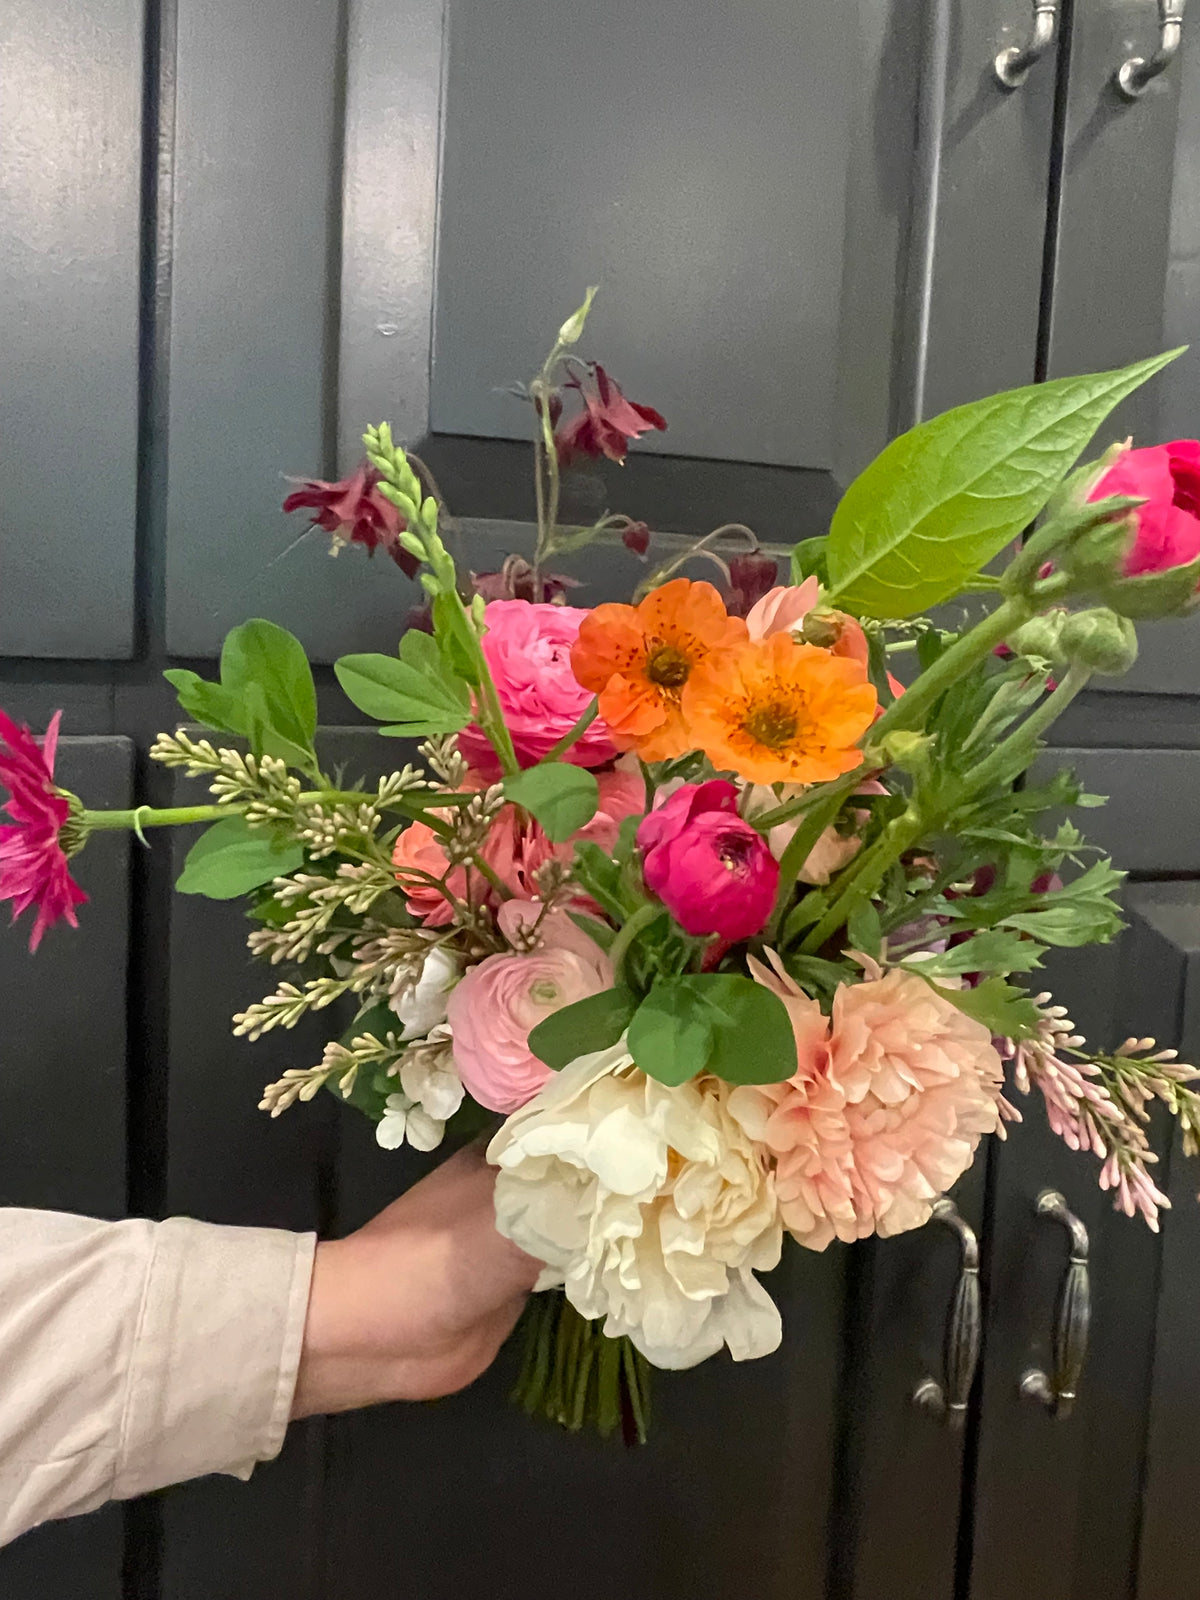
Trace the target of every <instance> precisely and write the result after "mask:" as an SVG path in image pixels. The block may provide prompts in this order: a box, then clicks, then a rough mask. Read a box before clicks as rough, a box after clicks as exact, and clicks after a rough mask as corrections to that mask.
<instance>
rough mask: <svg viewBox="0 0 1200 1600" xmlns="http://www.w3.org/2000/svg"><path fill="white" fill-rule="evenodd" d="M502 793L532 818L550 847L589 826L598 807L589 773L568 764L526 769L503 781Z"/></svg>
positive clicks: (596, 789) (551, 763) (596, 787)
mask: <svg viewBox="0 0 1200 1600" xmlns="http://www.w3.org/2000/svg"><path fill="white" fill-rule="evenodd" d="M504 793H505V794H506V795H507V797H508V798H509V799H510V800H512V801H513V802H514V803H515V804H516V805H519V806H524V808H525V810H526V811H528V812H529V813H530V815H531V816H533V817H536V818H537V820H538V821H539V822H540V823H541V825H542V827H543V828H544V829H545V830H546V835H547V837H548V838H549V839H550V840H551V841H552V842H553V843H554V844H562V843H564V841H565V840H567V839H569V838H570V837H571V835H572V834H573V833H578V832H579V830H580V828H582V827H584V826H585V825H586V824H587V823H589V822H590V821H591V820H592V818H593V817H594V816H595V815H596V807H597V806H598V805H599V804H600V785H599V784H598V783H597V782H596V779H595V778H594V777H593V775H592V774H591V773H590V772H587V771H585V770H584V768H583V767H575V766H572V765H571V764H570V762H568V761H548V762H545V763H544V764H543V765H542V766H539V767H527V768H526V769H525V771H524V772H517V773H514V774H513V776H512V777H511V778H505V780H504Z"/></svg>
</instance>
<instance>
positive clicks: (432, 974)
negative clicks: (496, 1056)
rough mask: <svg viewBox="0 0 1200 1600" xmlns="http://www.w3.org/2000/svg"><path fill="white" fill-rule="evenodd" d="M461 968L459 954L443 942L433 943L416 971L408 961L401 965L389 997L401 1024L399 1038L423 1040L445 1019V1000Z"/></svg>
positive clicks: (389, 1003) (459, 975)
mask: <svg viewBox="0 0 1200 1600" xmlns="http://www.w3.org/2000/svg"><path fill="white" fill-rule="evenodd" d="M462 971H463V963H462V957H461V956H460V955H458V954H457V953H456V952H455V951H453V950H448V949H447V948H446V946H445V945H444V944H435V945H434V946H433V947H432V949H430V951H429V953H428V954H427V955H426V956H425V959H424V960H423V961H422V962H421V964H420V967H419V968H417V969H416V971H415V972H414V970H413V968H412V967H411V966H410V965H409V964H408V963H404V964H402V965H401V967H400V968H399V969H398V971H397V974H396V979H395V981H394V982H393V984H392V990H391V994H390V995H389V996H388V1005H389V1006H390V1007H391V1009H392V1010H393V1011H394V1012H395V1013H396V1015H397V1016H398V1017H399V1018H400V1021H401V1022H402V1023H403V1025H404V1031H403V1032H402V1033H401V1035H400V1037H401V1039H404V1040H408V1039H422V1038H424V1037H425V1035H426V1034H428V1033H429V1032H430V1031H431V1029H433V1028H435V1027H437V1025H438V1023H440V1022H445V1020H446V1001H447V1000H448V999H449V996H450V991H451V989H453V987H454V985H455V984H456V983H457V982H458V980H459V979H460V978H461V977H462Z"/></svg>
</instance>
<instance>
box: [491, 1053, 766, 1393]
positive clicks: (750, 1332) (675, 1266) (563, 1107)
mask: <svg viewBox="0 0 1200 1600" xmlns="http://www.w3.org/2000/svg"><path fill="white" fill-rule="evenodd" d="M730 1100H731V1089H730V1086H729V1085H728V1084H725V1083H722V1082H721V1081H720V1080H719V1079H716V1078H703V1079H698V1080H696V1081H694V1082H692V1083H686V1084H684V1085H683V1086H682V1087H680V1088H676V1089H668V1088H667V1087H666V1086H665V1085H663V1084H661V1083H657V1082H656V1081H655V1080H654V1079H653V1078H648V1077H646V1076H645V1074H644V1073H642V1072H640V1071H639V1070H638V1069H637V1068H636V1067H635V1066H634V1064H633V1059H632V1057H631V1056H630V1054H629V1052H628V1051H627V1050H626V1049H625V1047H624V1045H623V1044H617V1045H614V1046H612V1047H611V1048H610V1049H608V1050H603V1051H600V1052H599V1053H598V1054H596V1055H589V1056H581V1057H579V1059H578V1060H576V1061H573V1062H572V1063H571V1064H570V1066H568V1067H565V1068H564V1069H563V1071H562V1072H559V1073H556V1074H555V1075H554V1076H553V1077H552V1078H551V1080H550V1081H549V1082H548V1083H547V1084H546V1086H545V1087H544V1088H543V1089H542V1090H541V1091H540V1093H539V1094H538V1095H537V1097H536V1098H535V1099H534V1100H532V1101H530V1103H529V1104H528V1105H526V1106H524V1107H522V1109H521V1110H520V1111H517V1112H516V1113H515V1114H514V1115H513V1116H511V1117H509V1119H508V1121H507V1122H506V1123H505V1124H504V1126H503V1127H502V1128H501V1130H500V1132H499V1133H498V1134H497V1135H496V1136H495V1138H494V1139H493V1140H492V1142H491V1145H490V1146H489V1149H488V1159H489V1161H491V1162H492V1163H493V1164H494V1165H496V1166H498V1167H499V1168H500V1173H499V1176H498V1177H497V1180H496V1220H497V1226H498V1227H499V1229H500V1232H501V1233H503V1234H505V1235H506V1236H507V1237H508V1238H509V1239H511V1240H513V1242H514V1243H515V1244H518V1245H520V1247H521V1248H522V1249H523V1250H525V1251H527V1252H528V1253H529V1254H530V1255H532V1256H535V1257H537V1258H538V1259H540V1260H542V1261H545V1262H547V1263H548V1269H547V1271H546V1272H545V1273H544V1274H543V1275H542V1280H541V1283H540V1287H542V1288H549V1287H551V1286H552V1285H555V1284H562V1285H563V1287H564V1289H565V1291H566V1295H567V1298H568V1299H569V1300H570V1302H571V1304H572V1305H573V1306H574V1307H575V1309H576V1310H577V1311H578V1312H579V1313H580V1315H581V1316H584V1317H588V1318H595V1317H604V1318H605V1324H604V1331H605V1333H606V1334H608V1335H609V1336H610V1337H614V1338H615V1337H618V1336H620V1335H622V1334H628V1335H629V1337H630V1338H631V1339H632V1340H633V1342H634V1344H635V1345H636V1346H637V1348H638V1349H639V1350H640V1351H641V1352H642V1353H643V1355H645V1356H646V1358H647V1359H648V1360H649V1361H652V1362H653V1363H654V1365H655V1366H658V1367H675V1368H681V1367H692V1366H695V1365H696V1363H697V1362H698V1361H703V1360H704V1359H705V1358H706V1357H707V1356H711V1355H714V1354H715V1353H716V1352H717V1351H718V1350H719V1349H720V1348H721V1346H722V1345H723V1344H724V1345H728V1346H729V1350H730V1353H731V1354H732V1356H733V1358H734V1360H735V1361H745V1360H748V1359H750V1358H752V1357H755V1356H765V1355H769V1354H770V1352H771V1351H772V1350H774V1349H775V1348H776V1347H777V1346H778V1344H779V1342H780V1339H781V1337H782V1324H781V1322H780V1317H779V1311H778V1309H777V1308H776V1306H775V1304H774V1302H773V1301H772V1299H771V1297H770V1295H768V1293H767V1291H766V1290H765V1289H764V1288H763V1286H762V1285H761V1284H760V1283H759V1282H758V1280H757V1279H756V1278H755V1277H754V1273H755V1272H756V1271H765V1270H768V1269H769V1268H771V1267H773V1266H775V1265H776V1264H777V1263H778V1261H779V1254H780V1247H781V1243H782V1229H781V1227H780V1222H779V1214H778V1208H777V1205H776V1200H775V1190H774V1185H773V1183H772V1180H771V1177H770V1174H769V1173H768V1172H767V1170H766V1163H765V1161H764V1159H763V1153H762V1151H761V1150H760V1149H759V1148H758V1147H757V1146H756V1145H755V1144H754V1143H753V1141H752V1140H751V1139H750V1138H749V1136H748V1135H747V1133H746V1130H745V1129H744V1128H743V1126H742V1125H741V1123H740V1122H739V1121H738V1119H737V1118H736V1116H734V1115H733V1114H732V1111H731V1108H730Z"/></svg>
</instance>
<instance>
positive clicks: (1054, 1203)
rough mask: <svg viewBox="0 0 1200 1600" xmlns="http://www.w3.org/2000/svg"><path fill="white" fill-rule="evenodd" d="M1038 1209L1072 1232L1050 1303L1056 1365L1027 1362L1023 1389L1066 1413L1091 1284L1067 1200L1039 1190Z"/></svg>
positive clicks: (1084, 1240)
mask: <svg viewBox="0 0 1200 1600" xmlns="http://www.w3.org/2000/svg"><path fill="white" fill-rule="evenodd" d="M1037 1214H1038V1216H1039V1217H1050V1218H1051V1219H1052V1220H1053V1221H1054V1222H1057V1223H1060V1224H1061V1225H1062V1226H1063V1227H1064V1228H1065V1229H1066V1230H1067V1233H1068V1234H1069V1236H1070V1240H1071V1254H1070V1258H1069V1259H1068V1262H1067V1270H1066V1273H1065V1274H1064V1276H1063V1281H1062V1288H1061V1289H1060V1290H1059V1292H1058V1303H1057V1305H1056V1306H1055V1308H1054V1327H1053V1329H1052V1330H1051V1335H1050V1350H1051V1354H1052V1357H1053V1367H1054V1370H1053V1372H1051V1373H1046V1372H1043V1371H1042V1370H1041V1369H1040V1368H1038V1367H1031V1368H1030V1369H1029V1371H1028V1372H1026V1373H1025V1374H1024V1376H1023V1377H1022V1379H1021V1393H1022V1395H1023V1396H1024V1397H1025V1398H1026V1399H1027V1400H1036V1401H1037V1402H1038V1403H1039V1404H1040V1405H1043V1406H1045V1408H1046V1410H1047V1411H1049V1412H1050V1413H1051V1414H1052V1415H1053V1416H1054V1417H1056V1418H1058V1419H1060V1420H1062V1419H1065V1418H1067V1417H1069V1416H1070V1414H1071V1410H1072V1408H1073V1407H1074V1404H1075V1398H1076V1395H1077V1393H1078V1391H1079V1377H1080V1374H1081V1373H1082V1371H1083V1363H1084V1360H1085V1359H1086V1357H1087V1347H1088V1330H1089V1328H1090V1325H1091V1319H1092V1299H1091V1286H1090V1284H1089V1282H1088V1236H1087V1229H1086V1228H1085V1227H1084V1225H1083V1223H1082V1222H1080V1220H1079V1218H1078V1217H1077V1216H1076V1215H1075V1213H1074V1212H1073V1211H1069V1210H1068V1209H1067V1202H1066V1201H1065V1200H1064V1199H1063V1197H1062V1195H1060V1194H1058V1193H1057V1192H1056V1191H1055V1190H1053V1189H1046V1190H1043V1192H1042V1193H1041V1194H1040V1195H1038V1198H1037Z"/></svg>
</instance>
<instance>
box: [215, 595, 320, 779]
mask: <svg viewBox="0 0 1200 1600" xmlns="http://www.w3.org/2000/svg"><path fill="white" fill-rule="evenodd" d="M221 683H222V685H223V686H224V687H225V688H226V689H229V690H231V691H232V692H233V693H234V694H235V695H237V694H244V693H245V691H246V690H247V689H248V688H249V687H250V685H252V684H256V685H257V686H258V687H259V688H260V689H261V690H262V693H263V699H264V700H265V701H266V709H267V717H268V719H269V721H270V725H271V727H272V728H273V729H274V730H275V731H276V733H279V734H281V735H282V736H283V737H284V738H285V739H288V740H290V741H291V742H292V743H293V744H295V745H297V746H299V748H300V749H302V750H305V749H308V750H311V748H312V742H313V736H314V734H315V733H316V731H317V690H316V685H315V684H314V683H313V675H312V668H311V667H310V666H309V664H308V657H307V656H306V655H305V653H304V646H303V645H302V644H301V643H300V641H299V639H297V638H296V636H295V635H294V634H291V633H289V632H288V631H287V629H286V628H280V627H277V626H276V624H275V623H273V622H267V621H265V620H264V619H263V618H262V617H254V618H252V619H251V620H250V621H249V622H243V623H242V625H241V627H240V628H234V629H233V630H232V632H231V633H229V634H228V635H227V636H226V639H225V644H224V646H223V648H222V650H221Z"/></svg>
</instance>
